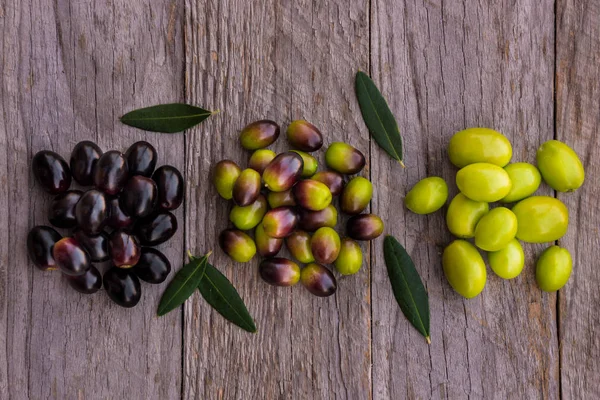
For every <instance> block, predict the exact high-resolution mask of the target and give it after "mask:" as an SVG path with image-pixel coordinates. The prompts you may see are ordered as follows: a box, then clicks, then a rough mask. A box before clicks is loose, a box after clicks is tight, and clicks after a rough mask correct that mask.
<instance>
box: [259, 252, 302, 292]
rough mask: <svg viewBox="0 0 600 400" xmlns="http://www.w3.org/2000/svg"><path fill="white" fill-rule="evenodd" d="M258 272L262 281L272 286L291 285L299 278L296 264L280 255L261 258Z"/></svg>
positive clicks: (298, 268)
mask: <svg viewBox="0 0 600 400" xmlns="http://www.w3.org/2000/svg"><path fill="white" fill-rule="evenodd" d="M258 273H259V274H260V277H261V278H262V280H263V281H265V282H267V283H268V284H269V285H273V286H293V285H295V284H296V283H298V281H299V280H300V267H299V266H298V264H296V263H295V262H293V261H292V260H288V259H287V258H282V257H275V258H267V259H266V260H262V261H261V263H260V265H259V266H258Z"/></svg>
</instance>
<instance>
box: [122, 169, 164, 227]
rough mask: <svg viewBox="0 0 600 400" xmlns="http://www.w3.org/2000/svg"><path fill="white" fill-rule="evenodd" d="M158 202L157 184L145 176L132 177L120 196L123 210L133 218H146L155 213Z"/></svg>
mask: <svg viewBox="0 0 600 400" xmlns="http://www.w3.org/2000/svg"><path fill="white" fill-rule="evenodd" d="M156 200H157V188H156V183H155V182H154V181H153V180H152V179H150V178H146V177H145V176H139V175H136V176H132V177H131V178H129V181H127V184H126V185H125V188H124V189H123V192H122V193H121V195H120V196H119V204H120V206H121V209H122V210H123V211H124V212H125V213H126V214H128V215H131V216H132V217H134V218H135V217H145V216H147V215H150V214H151V213H152V211H154V207H155V206H156Z"/></svg>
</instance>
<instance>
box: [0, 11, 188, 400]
mask: <svg viewBox="0 0 600 400" xmlns="http://www.w3.org/2000/svg"><path fill="white" fill-rule="evenodd" d="M3 4H4V7H3V8H2V13H3V15H2V18H0V24H2V32H3V39H2V40H3V44H4V45H3V48H2V60H3V66H4V68H3V71H2V72H3V73H2V82H3V84H2V107H3V113H2V117H0V118H2V125H1V126H2V129H1V132H0V138H1V139H0V142H1V143H2V153H3V154H5V155H6V157H5V156H4V155H3V156H2V157H1V159H2V161H0V168H2V174H1V176H2V186H3V187H8V188H9V190H8V192H7V194H2V195H0V199H2V200H1V203H0V205H1V207H2V209H3V210H7V209H8V210H10V213H8V214H6V215H3V216H2V217H0V218H2V220H1V222H2V226H3V229H5V228H4V227H5V226H7V227H8V230H6V231H5V233H6V234H7V235H8V237H6V236H2V240H1V241H0V242H1V243H2V244H1V245H0V246H2V247H1V248H0V249H1V251H2V263H1V265H0V277H1V278H2V279H1V280H0V282H1V283H0V285H1V287H2V289H1V290H0V303H1V307H0V310H2V311H1V313H0V317H1V318H0V329H1V330H2V334H0V337H1V338H2V339H0V341H1V342H2V343H1V349H2V350H0V352H2V360H1V361H0V363H1V365H0V397H1V398H3V399H13V398H14V399H23V398H32V399H42V398H55V399H65V398H128V397H130V396H133V397H138V396H139V397H138V398H157V399H158V398H159V399H165V398H176V397H178V396H179V395H180V389H181V315H180V314H178V313H173V314H171V315H169V316H167V317H165V318H160V319H159V318H157V317H156V316H155V312H156V305H157V302H158V298H159V296H160V291H161V287H164V285H161V286H159V287H156V286H154V287H152V286H150V285H144V286H143V290H144V294H143V298H142V300H141V302H140V304H139V305H138V306H137V308H136V309H134V310H128V309H122V308H120V307H118V306H116V305H114V304H112V303H111V302H110V300H109V299H108V297H107V296H106V295H105V294H104V293H103V292H100V293H97V294H95V295H92V296H84V295H81V294H79V293H77V292H75V291H74V290H72V289H71V288H70V287H69V286H68V285H67V283H66V282H65V281H64V280H63V279H61V277H60V274H59V273H42V272H41V271H38V270H36V269H34V267H33V265H32V264H31V263H30V262H29V261H28V259H27V256H26V248H25V238H26V235H27V231H28V229H29V228H31V227H32V226H34V225H36V224H47V219H46V218H47V217H46V209H47V206H48V204H49V196H47V195H45V194H44V193H42V191H41V189H40V188H39V187H38V186H37V185H36V184H35V182H34V181H33V177H32V175H31V174H30V172H29V171H30V169H29V163H30V160H31V157H32V156H33V154H35V152H37V151H39V150H41V149H52V150H54V151H56V152H58V153H60V154H62V155H63V156H64V157H65V158H67V160H68V157H69V153H70V151H71V149H72V148H73V146H74V145H75V144H76V143H77V142H78V141H80V140H83V139H91V140H94V141H96V142H97V143H98V144H99V145H100V146H101V147H102V148H103V149H105V150H108V149H111V148H112V149H118V150H122V151H124V150H126V149H127V147H128V146H129V145H130V144H131V143H133V142H135V141H136V140H139V139H142V138H146V139H147V140H149V141H150V142H152V143H153V144H154V145H155V146H156V148H157V149H158V153H159V162H160V163H164V162H168V163H172V164H174V165H176V166H178V167H179V168H181V169H183V165H184V160H183V141H184V139H183V136H181V135H179V136H167V135H155V134H144V133H142V132H140V131H136V130H134V129H131V128H128V127H125V126H123V125H122V124H120V123H119V122H118V117H119V116H120V115H121V114H122V113H123V112H124V111H125V110H128V109H132V108H135V107H139V106H147V105H152V104H155V103H157V102H159V101H162V102H165V101H181V100H182V99H183V76H182V73H181V71H182V69H183V61H182V59H183V53H182V50H183V46H182V44H183V42H182V21H183V19H182V18H183V14H182V12H181V7H178V4H177V2H175V1H173V2H169V3H165V4H164V5H161V6H159V7H156V6H154V5H151V4H150V3H149V2H144V1H136V2H128V1H115V2H109V3H106V2H104V3H98V2H94V1H85V2H69V1H63V0H59V1H56V2H44V1H36V0H31V1H22V2H9V3H3ZM179 6H180V5H179ZM3 192H4V191H3ZM182 210H183V208H182V209H181V210H179V211H178V212H177V213H176V214H177V215H178V216H179V218H181V220H182V221H183V211H182ZM3 214H4V212H3ZM63 233H65V234H66V232H65V231H63ZM182 244H183V230H180V232H179V233H178V235H177V237H176V238H175V239H174V240H173V241H171V242H170V243H169V244H168V245H166V246H163V250H165V253H166V254H167V255H168V256H169V257H170V258H171V260H172V261H173V264H174V265H175V266H177V265H178V264H179V263H180V261H181V255H182V250H183V247H182ZM104 267H106V266H104Z"/></svg>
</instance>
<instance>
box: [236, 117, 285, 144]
mask: <svg viewBox="0 0 600 400" xmlns="http://www.w3.org/2000/svg"><path fill="white" fill-rule="evenodd" d="M278 137H279V125H277V123H276V122H274V121H271V120H268V119H263V120H260V121H255V122H252V123H251V124H248V125H246V127H244V129H242V131H241V132H240V143H241V144H242V147H243V148H245V149H247V150H256V149H262V148H264V147H267V146H270V145H271V144H273V142H275V141H276V140H277V138H278Z"/></svg>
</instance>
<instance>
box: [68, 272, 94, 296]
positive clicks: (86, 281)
mask: <svg viewBox="0 0 600 400" xmlns="http://www.w3.org/2000/svg"><path fill="white" fill-rule="evenodd" d="M65 277H66V278H67V282H69V285H70V286H71V287H72V288H73V289H75V290H77V291H78V292H79V293H83V294H92V293H96V292H97V291H98V290H100V288H101V287H102V275H101V274H100V271H98V269H97V268H96V267H94V266H91V267H90V269H88V270H87V271H86V272H85V273H84V274H83V275H77V276H69V275H65Z"/></svg>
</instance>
